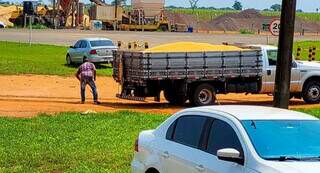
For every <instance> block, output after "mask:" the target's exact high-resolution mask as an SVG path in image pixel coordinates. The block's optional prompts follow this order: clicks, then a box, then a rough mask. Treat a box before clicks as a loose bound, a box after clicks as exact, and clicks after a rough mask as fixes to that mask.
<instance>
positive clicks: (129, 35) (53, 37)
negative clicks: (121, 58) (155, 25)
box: [0, 29, 320, 46]
mask: <svg viewBox="0 0 320 173" xmlns="http://www.w3.org/2000/svg"><path fill="white" fill-rule="evenodd" d="M83 37H108V38H111V39H112V40H114V41H118V40H121V41H123V42H125V43H128V42H130V41H148V42H149V44H150V46H156V45H159V44H163V43H168V42H177V41H197V42H208V43H215V44H221V43H222V42H229V43H249V44H267V43H269V44H275V43H277V38H276V37H274V36H266V35H243V34H242V35H241V34H205V33H192V34H190V33H169V32H167V33H163V32H126V31H116V32H115V31H82V30H73V29H71V30H52V29H48V30H33V33H32V40H33V42H34V43H47V44H57V45H71V44H72V43H74V42H75V41H76V40H78V39H80V38H83ZM28 38H29V31H28V30H25V29H3V30H0V40H7V41H19V42H28ZM295 40H296V41H298V40H320V35H319V36H303V37H302V36H296V37H295Z"/></svg>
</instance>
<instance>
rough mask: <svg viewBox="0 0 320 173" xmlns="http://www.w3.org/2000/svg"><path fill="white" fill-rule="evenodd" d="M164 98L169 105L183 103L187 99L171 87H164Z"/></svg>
mask: <svg viewBox="0 0 320 173" xmlns="http://www.w3.org/2000/svg"><path fill="white" fill-rule="evenodd" d="M164 98H165V99H166V100H167V101H168V102H169V104H171V105H183V104H185V103H186V101H187V99H186V97H185V96H184V95H179V94H177V93H176V92H175V91H174V90H173V89H165V90H164Z"/></svg>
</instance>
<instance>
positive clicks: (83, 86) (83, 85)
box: [80, 77, 98, 102]
mask: <svg viewBox="0 0 320 173" xmlns="http://www.w3.org/2000/svg"><path fill="white" fill-rule="evenodd" d="M80 82H81V101H82V102H84V101H85V100H86V86H87V84H89V86H90V87H91V90H92V95H93V100H94V101H98V92H97V87H96V84H95V82H94V80H93V77H82V78H81V81H80Z"/></svg>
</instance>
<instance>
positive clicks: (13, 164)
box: [0, 112, 167, 173]
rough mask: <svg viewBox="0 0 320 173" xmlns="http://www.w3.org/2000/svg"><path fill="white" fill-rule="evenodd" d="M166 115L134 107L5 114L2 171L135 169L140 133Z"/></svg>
mask: <svg viewBox="0 0 320 173" xmlns="http://www.w3.org/2000/svg"><path fill="white" fill-rule="evenodd" d="M166 118H167V116H164V115H154V114H139V113H132V112H117V113H99V114H95V115H81V114H79V113H61V114H59V115H57V116H46V115H41V116H38V117H35V118H30V119H28V118H27V119H16V118H0V172H30V173H33V172H108V173H129V172H130V161H131V160H132V156H133V153H134V152H133V149H134V142H135V139H136V138H137V136H138V134H139V132H140V131H142V130H147V129H153V128H155V127H157V126H158V125H159V124H160V123H161V122H163V121H164V120H165V119H166Z"/></svg>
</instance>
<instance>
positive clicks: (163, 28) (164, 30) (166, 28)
mask: <svg viewBox="0 0 320 173" xmlns="http://www.w3.org/2000/svg"><path fill="white" fill-rule="evenodd" d="M160 30H161V31H163V32H167V31H168V30H169V29H168V26H167V25H160Z"/></svg>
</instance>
